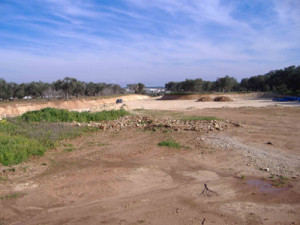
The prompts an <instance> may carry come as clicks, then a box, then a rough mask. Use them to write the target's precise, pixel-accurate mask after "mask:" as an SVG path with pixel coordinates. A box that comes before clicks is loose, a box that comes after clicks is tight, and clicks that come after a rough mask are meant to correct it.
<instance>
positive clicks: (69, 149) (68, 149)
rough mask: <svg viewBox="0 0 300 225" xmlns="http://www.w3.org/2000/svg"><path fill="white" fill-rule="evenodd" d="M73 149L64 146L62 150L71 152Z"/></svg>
mask: <svg viewBox="0 0 300 225" xmlns="http://www.w3.org/2000/svg"><path fill="white" fill-rule="evenodd" d="M74 150H75V149H74V148H65V149H64V152H72V151H74Z"/></svg>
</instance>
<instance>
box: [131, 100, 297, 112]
mask: <svg viewBox="0 0 300 225" xmlns="http://www.w3.org/2000/svg"><path fill="white" fill-rule="evenodd" d="M126 104H127V105H128V106H129V108H131V109H151V110H175V111H176V110H180V111H182V110H194V109H207V108H227V107H228V108H239V107H265V106H291V107H294V106H300V102H275V101H272V99H268V98H266V99H244V98H233V102H197V101H195V100H160V98H155V99H153V98H151V99H145V100H136V101H130V102H126Z"/></svg>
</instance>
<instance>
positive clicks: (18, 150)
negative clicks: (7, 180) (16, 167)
mask: <svg viewBox="0 0 300 225" xmlns="http://www.w3.org/2000/svg"><path fill="white" fill-rule="evenodd" d="M45 151H46V147H45V146H43V145H41V144H40V143H39V142H38V141H37V140H35V139H32V138H26V137H24V136H20V135H17V136H12V135H10V134H5V133H0V162H1V163H2V164H3V165H5V166H10V165H13V164H18V163H20V162H22V161H25V160H27V159H28V157H29V156H31V155H44V153H45Z"/></svg>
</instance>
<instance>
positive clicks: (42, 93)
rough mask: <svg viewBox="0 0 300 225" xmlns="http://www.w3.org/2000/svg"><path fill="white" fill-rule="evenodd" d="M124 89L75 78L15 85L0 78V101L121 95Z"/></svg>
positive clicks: (114, 85)
mask: <svg viewBox="0 0 300 225" xmlns="http://www.w3.org/2000/svg"><path fill="white" fill-rule="evenodd" d="M123 93H125V89H123V88H121V87H120V86H119V85H117V84H106V83H94V82H89V83H86V82H83V81H78V80H77V79H75V78H71V77H66V78H64V79H62V80H57V81H55V82H53V83H45V82H42V81H39V82H30V83H21V84H17V83H14V82H6V81H5V80H4V79H1V78H0V99H2V100H7V99H23V98H24V97H26V96H29V97H30V98H48V99H53V98H65V99H69V98H70V96H76V97H77V98H78V97H80V96H99V95H113V94H123Z"/></svg>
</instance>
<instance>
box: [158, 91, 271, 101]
mask: <svg viewBox="0 0 300 225" xmlns="http://www.w3.org/2000/svg"><path fill="white" fill-rule="evenodd" d="M203 96H205V97H210V98H212V99H214V98H215V97H219V96H227V97H229V98H232V99H243V98H265V97H268V98H273V97H274V94H271V93H270V94H266V93H263V92H252V93H235V94H232V93H230V94H227V93H220V94H214V93H212V94H182V95H181V94H166V95H164V96H163V97H162V98H161V100H198V99H200V98H202V97H203Z"/></svg>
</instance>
